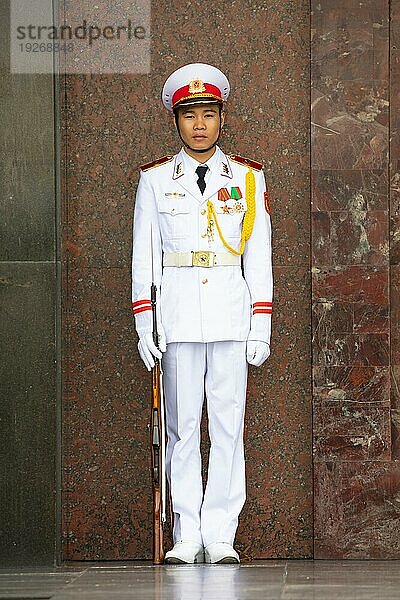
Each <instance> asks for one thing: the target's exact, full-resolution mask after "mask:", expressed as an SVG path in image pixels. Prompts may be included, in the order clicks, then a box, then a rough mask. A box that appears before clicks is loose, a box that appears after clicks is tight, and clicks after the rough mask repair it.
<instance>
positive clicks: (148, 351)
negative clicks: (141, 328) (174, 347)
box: [138, 323, 167, 371]
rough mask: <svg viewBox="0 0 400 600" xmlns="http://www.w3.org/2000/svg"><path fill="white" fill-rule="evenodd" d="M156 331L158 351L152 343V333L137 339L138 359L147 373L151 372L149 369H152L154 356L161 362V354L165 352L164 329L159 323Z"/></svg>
mask: <svg viewBox="0 0 400 600" xmlns="http://www.w3.org/2000/svg"><path fill="white" fill-rule="evenodd" d="M157 329H158V339H159V347H160V350H158V348H156V346H155V344H154V342H153V334H152V333H144V334H143V335H141V336H140V337H139V343H138V349H139V354H140V358H141V359H142V361H143V362H144V364H145V366H146V369H147V370H148V371H151V369H152V368H153V367H154V356H156V357H157V358H159V359H160V360H161V358H162V352H165V351H166V349H167V344H166V340H165V332H164V328H163V326H162V325H161V324H160V323H158V324H157Z"/></svg>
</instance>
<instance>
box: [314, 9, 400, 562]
mask: <svg viewBox="0 0 400 600" xmlns="http://www.w3.org/2000/svg"><path fill="white" fill-rule="evenodd" d="M311 6H312V15H311V39H312V47H311V56H312V72H311V73H312V90H311V121H312V124H311V135H312V138H311V174H312V194H311V196H312V238H311V242H312V282H313V283H312V304H313V312H312V328H313V338H312V347H313V361H312V364H313V424H314V426H313V442H314V444H313V446H314V486H315V503H314V509H315V510H314V528H315V536H314V556H315V557H316V558H399V557H400V534H399V531H400V463H399V462H398V458H399V425H400V424H399V410H398V407H399V395H398V383H399V368H398V364H399V333H398V322H399V319H398V316H399V315H398V310H399V295H398V293H399V270H398V263H399V251H398V248H399V246H398V243H399V231H398V229H399V186H398V181H399V173H398V164H399V161H398V154H399V142H398V139H399V138H398V125H399V117H398V109H399V67H398V52H399V51H398V50H397V48H398V45H399V17H400V4H399V3H398V2H391V3H390V2H388V1H387V0H367V1H364V2H358V1H355V0H351V1H346V2H344V1H342V0H338V1H335V2H330V1H327V0H325V1H320V0H318V1H316V0H315V1H314V0H313V1H312V2H311ZM390 10H391V14H390Z"/></svg>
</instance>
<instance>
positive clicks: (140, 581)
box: [0, 560, 400, 600]
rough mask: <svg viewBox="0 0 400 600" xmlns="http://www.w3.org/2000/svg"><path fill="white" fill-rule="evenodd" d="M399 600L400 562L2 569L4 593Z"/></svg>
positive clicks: (188, 599) (113, 599)
mask: <svg viewBox="0 0 400 600" xmlns="http://www.w3.org/2000/svg"><path fill="white" fill-rule="evenodd" d="M11 598H13V599H14V600H15V599H19V600H33V599H35V600H39V599H42V600H43V599H49V598H51V599H52V600H71V599H72V598H77V599H80V600H86V599H87V600H127V599H128V598H130V599H138V600H147V599H152V600H278V599H282V600H331V599H335V600H394V599H396V600H399V599H400V561H334V560H332V561H327V560H315V561H312V560H271V561H262V562H261V561H260V562H256V563H249V564H243V565H240V566H239V565H198V566H194V565H193V566H192V565H184V566H175V565H170V566H165V567H153V566H152V565H151V564H149V563H135V562H132V563H73V564H68V565H65V566H63V567H60V568H57V569H53V570H45V569H23V570H19V571H17V570H15V571H11V570H5V569H2V570H0V600H5V599H7V600H11Z"/></svg>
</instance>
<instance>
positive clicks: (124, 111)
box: [61, 0, 312, 560]
mask: <svg viewBox="0 0 400 600" xmlns="http://www.w3.org/2000/svg"><path fill="white" fill-rule="evenodd" d="M309 43H310V42H309V5H308V2H306V1H304V0H301V1H300V2H293V1H292V0H280V1H279V2H278V1H277V0H268V1H266V0H251V1H248V0H246V1H245V0H238V1H236V2H232V1H228V0H222V1H221V2H216V3H205V2H201V1H200V0H193V1H191V2H185V3H182V2H178V0H174V1H173V2H167V1H166V0H161V1H159V2H153V3H152V67H151V72H150V74H148V75H137V76H120V75H114V76H112V75H91V76H89V75H88V76H85V75H68V76H67V77H65V80H64V87H63V89H62V97H61V104H62V107H63V109H62V127H63V135H62V149H63V151H62V157H63V165H62V167H63V349H64V352H63V445H62V448H63V547H64V551H63V557H64V559H74V560H96V559H129V558H136V559H138V558H150V556H151V486H150V477H149V452H148V443H149V440H148V427H147V424H148V417H149V390H150V385H149V384H150V380H149V376H148V373H147V371H146V370H145V369H144V367H143V366H142V364H141V361H140V358H139V356H138V354H137V349H136V342H137V340H136V337H135V334H134V329H133V317H132V315H131V301H130V253H131V227H132V212H133V199H134V194H135V190H136V185H137V182H138V176H139V170H138V169H139V165H140V164H141V163H145V162H147V161H150V160H152V159H154V158H156V157H158V156H162V155H164V154H167V153H171V152H175V151H177V150H178V149H179V140H177V138H176V137H175V135H174V134H173V128H172V126H171V125H172V124H171V123H170V121H169V120H168V118H167V116H166V114H165V112H164V110H163V108H162V105H161V103H160V100H159V96H160V90H161V87H162V84H163V82H164V79H165V78H166V76H167V75H168V74H169V73H170V72H171V71H172V70H174V69H175V68H177V67H178V66H180V65H182V64H185V63H187V62H196V61H200V62H210V63H213V64H215V65H216V66H218V67H220V68H222V69H223V70H224V71H225V72H226V73H227V75H228V77H229V79H230V81H231V84H232V94H231V100H230V101H229V105H228V116H227V126H226V128H224V131H225V134H224V137H223V139H222V140H221V146H222V147H223V148H224V149H225V150H226V151H229V152H231V151H232V152H236V153H241V154H244V155H245V156H249V157H252V158H255V159H257V160H260V161H261V162H263V163H264V168H265V172H266V177H267V181H268V184H269V189H270V195H271V199H272V220H273V227H274V274H275V281H276V285H275V289H276V293H275V316H274V332H273V339H272V356H271V359H270V360H269V361H268V363H267V364H266V365H265V366H263V367H262V368H260V369H255V368H254V369H253V368H252V369H251V370H250V376H249V386H248V406H247V416H246V450H247V454H246V458H247V469H248V501H247V503H246V506H245V509H244V512H243V515H242V519H241V524H240V527H239V531H238V537H237V546H238V549H239V551H240V552H241V554H242V558H243V559H244V560H249V559H251V558H270V557H298V558H299V557H310V556H312V470H311V356H310V341H309V340H310V331H311V329H310V306H311V305H310V300H311V281H310V244H309V238H310V198H309V190H310V173H309V158H310V155H309V135H308V132H309ZM216 309H217V307H216Z"/></svg>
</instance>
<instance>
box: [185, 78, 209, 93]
mask: <svg viewBox="0 0 400 600" xmlns="http://www.w3.org/2000/svg"><path fill="white" fill-rule="evenodd" d="M205 91H206V86H205V85H204V83H203V81H202V80H201V79H192V81H191V82H190V83H189V94H200V93H201V92H205Z"/></svg>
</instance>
